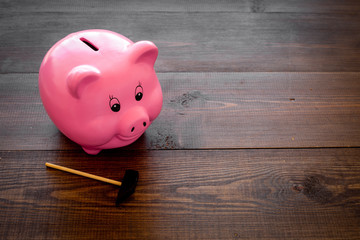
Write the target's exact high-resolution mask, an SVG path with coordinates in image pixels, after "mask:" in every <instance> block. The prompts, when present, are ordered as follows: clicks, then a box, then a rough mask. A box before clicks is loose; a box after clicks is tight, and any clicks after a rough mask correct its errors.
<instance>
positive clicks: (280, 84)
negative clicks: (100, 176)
mask: <svg viewBox="0 0 360 240" xmlns="http://www.w3.org/2000/svg"><path fill="white" fill-rule="evenodd" d="M158 77H159V79H160V83H161V85H162V89H163V94H164V104H163V110H162V112H161V114H160V116H159V117H158V119H156V121H155V122H154V123H153V125H152V126H150V128H149V129H148V130H147V132H146V133H145V135H144V136H143V137H141V138H140V139H139V140H138V141H137V142H136V143H135V144H133V145H131V146H129V147H128V148H129V149H204V148H206V149H209V148H306V147H359V146H360V81H359V78H360V73H159V74H158ZM0 97H1V102H0V112H1V115H0V121H1V123H2V124H1V126H0V138H1V139H4V140H5V141H1V142H0V150H70V149H71V150H75V149H77V150H80V148H79V146H77V145H76V144H74V143H72V142H71V141H70V140H68V139H67V138H65V137H64V136H63V135H62V134H61V133H60V132H59V131H58V130H57V129H56V127H55V126H54V125H53V123H52V122H51V121H50V119H49V118H48V117H47V115H46V113H45V110H44V109H43V106H42V103H41V100H40V97H39V93H38V87H37V74H2V75H0Z"/></svg>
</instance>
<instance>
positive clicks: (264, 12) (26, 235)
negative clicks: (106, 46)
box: [0, 0, 360, 239]
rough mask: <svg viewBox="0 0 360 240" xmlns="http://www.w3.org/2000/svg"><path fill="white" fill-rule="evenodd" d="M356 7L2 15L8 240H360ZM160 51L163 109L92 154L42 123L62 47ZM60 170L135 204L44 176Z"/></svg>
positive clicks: (43, 5)
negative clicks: (49, 65) (50, 55)
mask: <svg viewBox="0 0 360 240" xmlns="http://www.w3.org/2000/svg"><path fill="white" fill-rule="evenodd" d="M359 11H360V1H357V0H349V1H337V0H316V1H313V0H302V1H298V0H266V1H265V0H241V1H235V0H224V1H205V0H202V1H185V0H182V1H175V0H172V1H166V0H159V1H140V0H136V1H115V0H112V1H100V0H90V1H80V0H72V1H52V2H50V1H40V0H38V1H35V0H34V1H20V0H1V2H0V113H1V115H0V123H1V125H0V239H359V238H360V71H359V70H360V13H359ZM89 28H103V29H108V30H112V31H115V32H119V33H121V34H123V35H125V36H127V37H129V38H130V39H132V40H133V41H139V40H150V41H153V42H154V43H155V44H156V45H157V46H158V48H159V51H160V52H159V58H158V60H157V62H156V65H155V69H156V71H157V73H158V77H159V80H160V82H161V85H162V89H163V93H164V104H163V110H162V112H161V114H160V116H159V117H158V119H157V120H156V121H155V122H154V123H153V125H152V126H151V127H150V128H149V129H148V130H147V132H146V133H145V134H144V135H143V136H142V137H141V138H140V139H139V140H138V141H137V142H135V143H134V144H132V145H130V146H128V147H124V148H121V149H113V150H105V151H102V152H101V153H100V154H99V155H96V156H90V155H87V154H86V153H84V152H83V151H82V149H81V148H80V147H79V146H78V145H76V144H75V143H73V142H71V141H70V140H68V139H67V138H65V137H64V136H63V135H62V134H61V133H60V132H59V131H58V130H57V129H56V127H55V126H54V125H53V123H52V122H51V121H50V119H49V118H48V116H47V115H46V113H45V111H44V109H43V106H42V103H41V100H40V97H39V91H38V85H37V79H38V69H39V66H40V63H41V60H42V58H43V56H44V55H45V53H46V52H47V50H48V49H49V48H50V47H51V46H52V45H53V44H54V43H55V42H56V41H57V40H59V39H61V38H63V37H64V36H66V35H67V34H69V33H71V32H75V31H79V30H84V29H89ZM45 162H52V163H55V164H60V165H63V166H67V167H71V168H75V169H78V170H82V171H85V172H89V173H93V174H97V175H100V176H104V177H108V178H111V179H118V180H121V178H122V176H123V174H124V172H125V170H126V169H128V168H132V169H135V170H138V171H139V172H140V180H139V184H138V187H137V189H136V192H135V194H134V195H132V196H131V197H130V198H129V199H128V200H127V201H126V202H125V203H123V204H122V205H121V206H120V207H118V208H116V207H115V206H114V203H115V198H116V195H117V188H116V187H114V186H111V185H107V184H103V183H100V182H97V181H93V180H89V179H85V178H82V177H78V176H74V175H70V174H66V173H63V172H60V171H56V170H49V169H46V167H45V165H44V163H45Z"/></svg>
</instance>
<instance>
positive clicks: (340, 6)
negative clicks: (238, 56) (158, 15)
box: [0, 0, 360, 13]
mask: <svg viewBox="0 0 360 240" xmlns="http://www.w3.org/2000/svg"><path fill="white" fill-rule="evenodd" d="M359 8H360V4H359V1H357V0H347V1H337V0H317V1H313V0H302V1H298V0H266V1H264V0H222V1H207V0H202V1H188V0H180V1H179V0H156V1H150V0H148V1H141V0H132V1H128V2H126V3H124V2H122V1H116V0H108V1H106V2H104V1H101V0H89V1H86V2H84V1H81V0H73V1H71V2H68V1H47V2H44V1H41V0H35V1H31V2H29V1H23V0H2V1H1V2H0V11H4V12H6V11H12V12H60V11H61V12H78V11H83V12H99V11H107V12H109V11H110V12H120V13H123V12H245V13H261V12H275V13H283V12H287V13H288V12H294V13H358V10H359Z"/></svg>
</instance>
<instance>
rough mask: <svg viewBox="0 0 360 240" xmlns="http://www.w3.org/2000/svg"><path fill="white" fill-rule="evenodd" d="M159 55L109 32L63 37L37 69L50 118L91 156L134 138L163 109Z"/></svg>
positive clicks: (151, 47)
mask: <svg viewBox="0 0 360 240" xmlns="http://www.w3.org/2000/svg"><path fill="white" fill-rule="evenodd" d="M157 55H158V49H157V47H156V46H155V45H154V44H153V43H152V42H149V41H139V42H136V43H133V42H132V41H131V40H129V39H128V38H126V37H124V36H122V35H120V34H118V33H115V32H111V31H107V30H85V31H80V32H76V33H72V34H70V35H68V36H67V37H65V38H63V39H61V40H60V41H58V42H57V43H56V44H55V45H54V46H53V47H52V48H51V49H50V50H49V51H48V52H47V54H46V55H45V57H44V59H43V61H42V63H41V66H40V71H39V90H40V96H41V99H42V102H43V105H44V107H45V109H46V111H47V113H48V115H49V117H50V118H51V120H52V121H53V122H54V124H55V125H56V126H57V128H58V129H59V130H60V131H61V132H62V133H63V134H64V135H65V136H67V137H68V138H69V139H71V140H72V141H74V142H76V143H78V144H79V145H80V146H81V147H82V148H83V149H84V150H85V152H87V153H89V154H98V153H99V152H100V151H101V150H102V149H110V148H118V147H122V146H125V145H128V144H130V143H132V142H134V141H135V140H136V139H138V138H139V137H140V136H141V135H142V134H143V133H144V132H145V130H146V129H147V128H148V127H149V126H150V124H151V123H152V122H153V121H154V119H155V118H156V117H157V116H158V115H159V113H160V111H161V107H162V91H161V86H160V83H159V80H158V78H157V76H156V73H155V70H154V64H155V60H156V58H157Z"/></svg>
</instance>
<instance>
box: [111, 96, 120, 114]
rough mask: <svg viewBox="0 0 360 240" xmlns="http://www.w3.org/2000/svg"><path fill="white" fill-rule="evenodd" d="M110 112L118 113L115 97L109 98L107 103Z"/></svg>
mask: <svg viewBox="0 0 360 240" xmlns="http://www.w3.org/2000/svg"><path fill="white" fill-rule="evenodd" d="M109 105H110V108H111V111H113V112H118V111H120V102H119V99H117V98H116V97H113V96H110V102H109Z"/></svg>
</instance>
